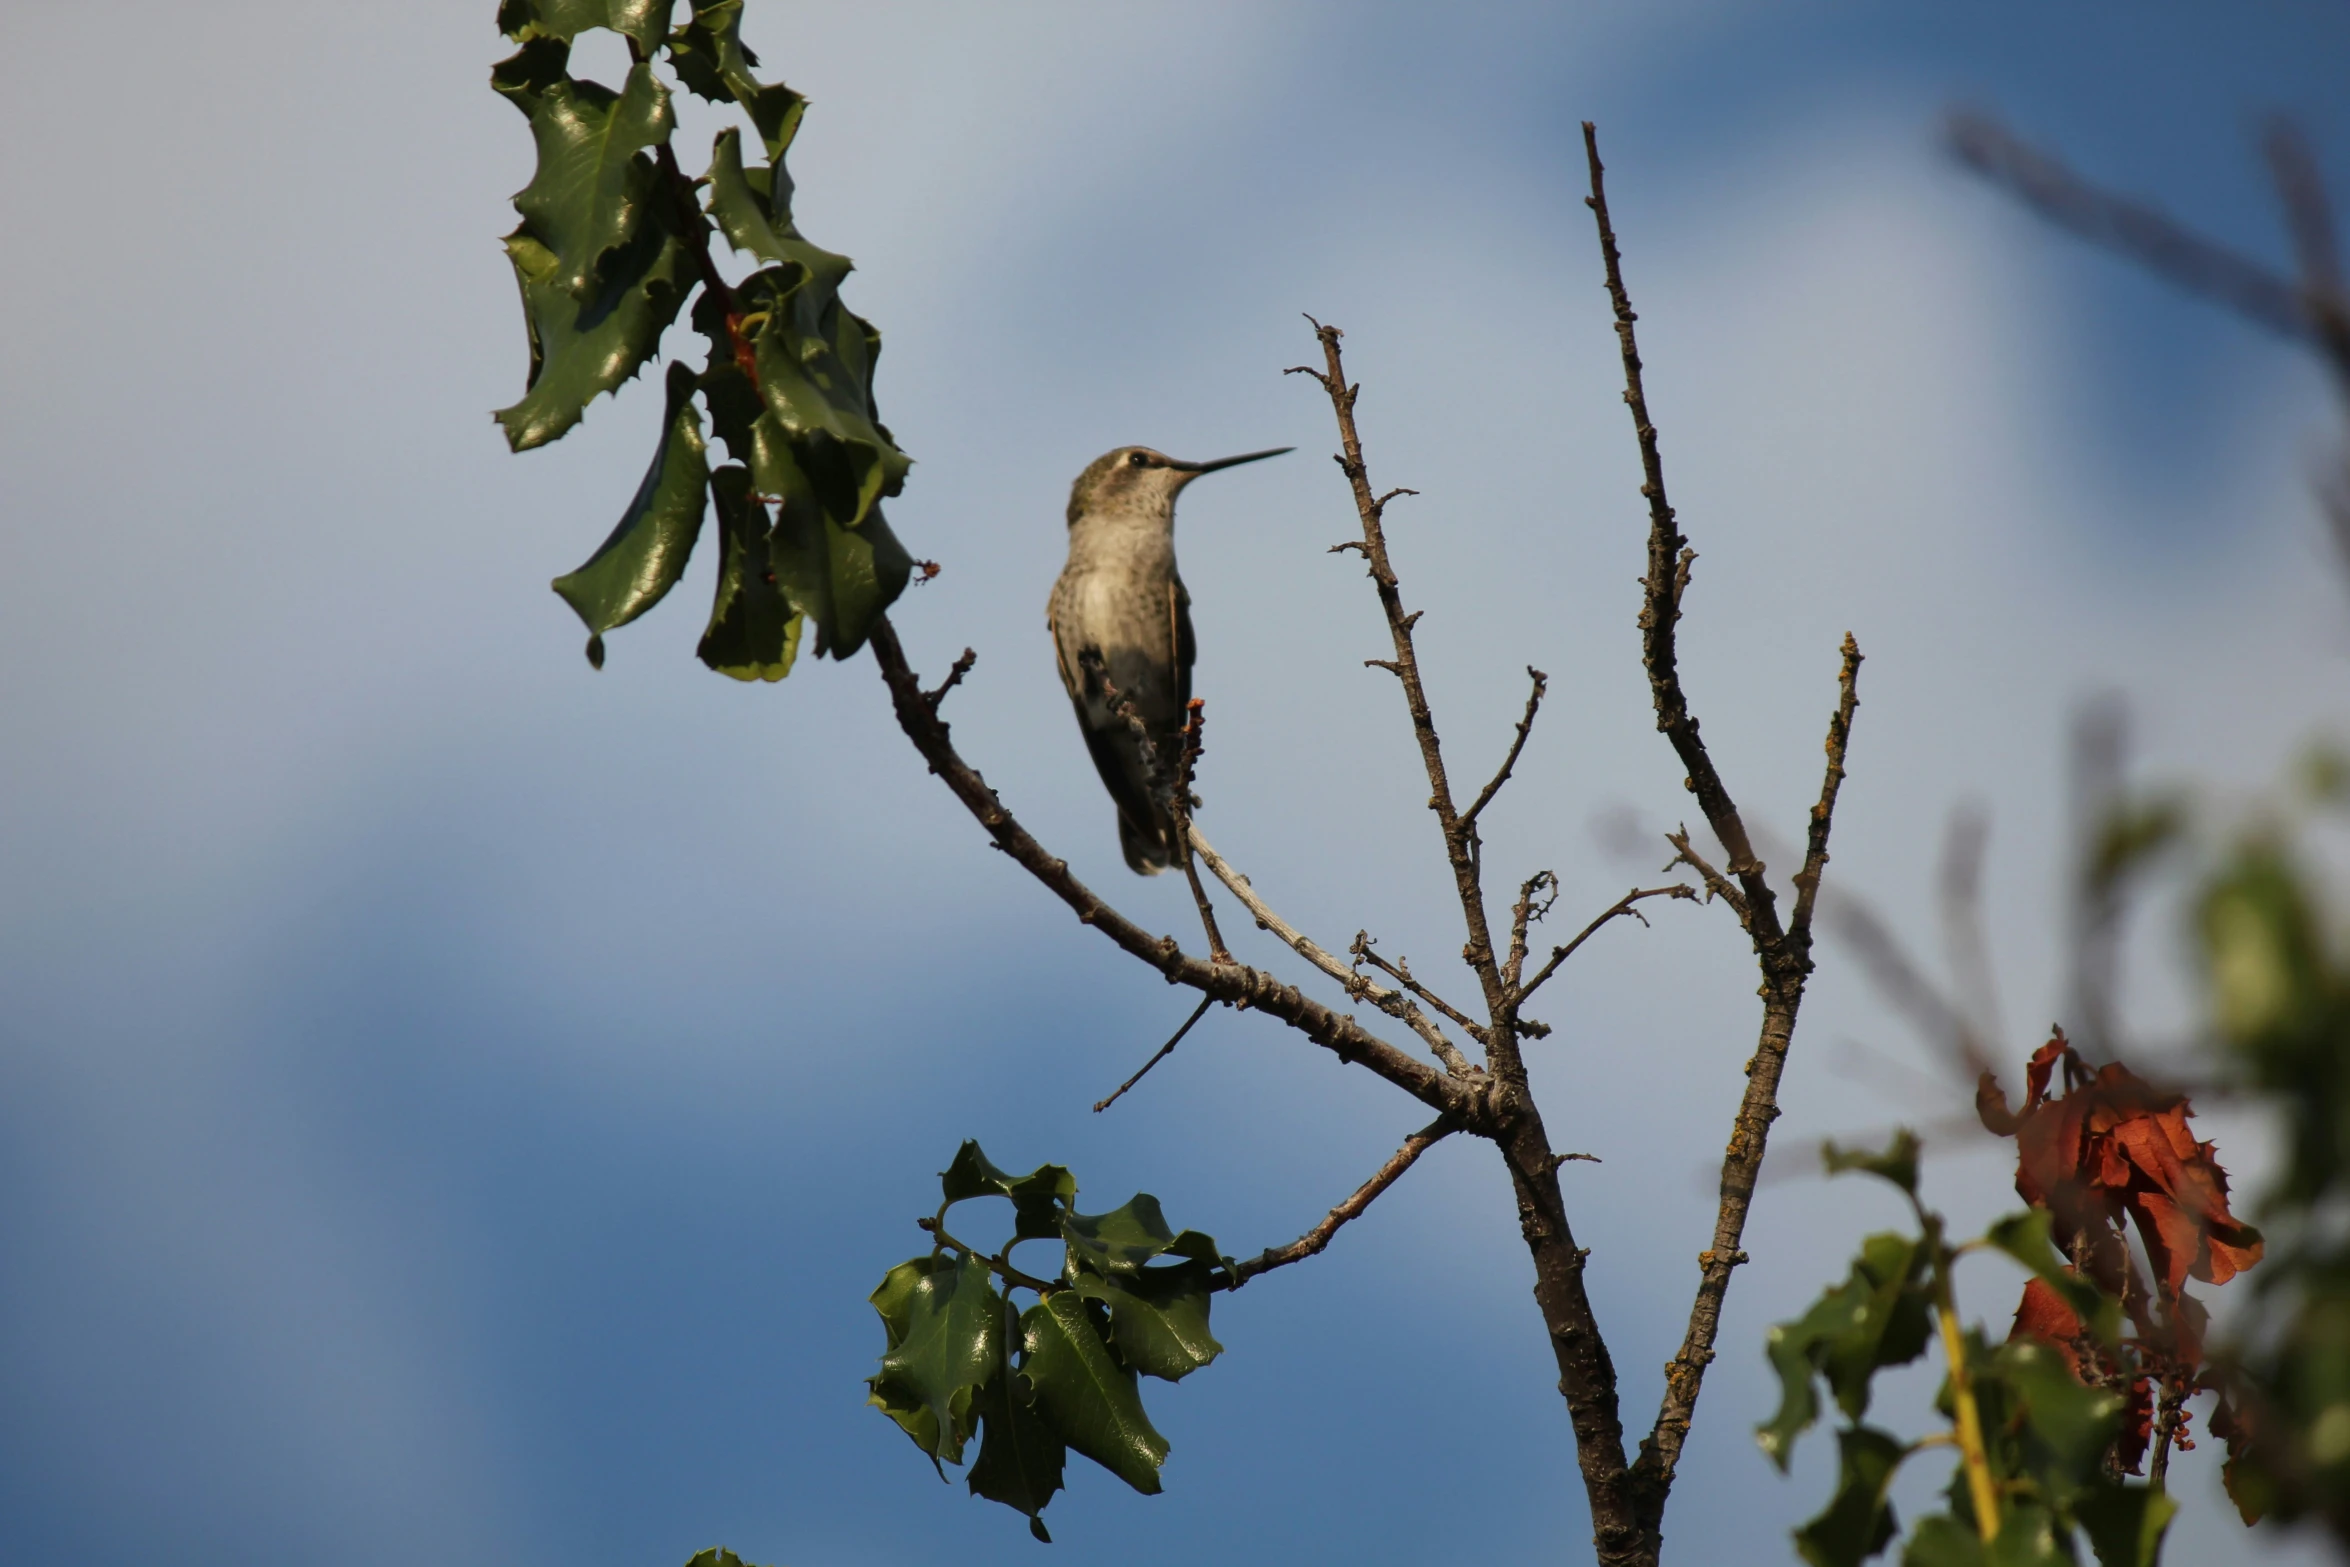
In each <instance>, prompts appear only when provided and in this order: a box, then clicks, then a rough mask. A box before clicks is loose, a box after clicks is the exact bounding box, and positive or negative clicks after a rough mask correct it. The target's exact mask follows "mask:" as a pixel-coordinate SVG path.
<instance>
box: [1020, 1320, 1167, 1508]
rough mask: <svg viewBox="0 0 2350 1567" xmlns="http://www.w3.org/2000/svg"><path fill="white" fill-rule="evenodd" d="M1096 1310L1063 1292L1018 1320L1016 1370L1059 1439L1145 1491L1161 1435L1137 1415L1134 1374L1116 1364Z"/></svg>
mask: <svg viewBox="0 0 2350 1567" xmlns="http://www.w3.org/2000/svg"><path fill="white" fill-rule="evenodd" d="M1096 1309H1097V1308H1095V1307H1093V1306H1091V1305H1089V1304H1088V1303H1087V1302H1086V1301H1084V1300H1082V1299H1080V1298H1079V1297H1078V1296H1077V1294H1076V1293H1075V1292H1074V1291H1070V1290H1063V1291H1061V1292H1059V1293H1057V1294H1054V1295H1049V1296H1047V1297H1046V1298H1045V1299H1043V1300H1042V1301H1039V1302H1038V1303H1037V1304H1036V1305H1034V1306H1031V1307H1030V1308H1029V1309H1028V1311H1027V1312H1026V1313H1025V1314H1024V1315H1023V1316H1022V1317H1021V1318H1020V1330H1021V1336H1022V1340H1023V1346H1024V1351H1025V1352H1024V1354H1023V1355H1022V1357H1021V1361H1020V1374H1021V1375H1022V1376H1024V1377H1026V1378H1027V1380H1028V1383H1029V1386H1030V1387H1031V1388H1032V1389H1033V1390H1034V1392H1035V1407H1036V1408H1037V1410H1038V1411H1039V1412H1040V1413H1041V1414H1042V1415H1043V1416H1044V1418H1045V1419H1046V1420H1047V1421H1048V1422H1049V1423H1050V1424H1051V1426H1052V1428H1053V1431H1054V1432H1055V1434H1057V1435H1058V1436H1059V1437H1060V1438H1061V1440H1062V1441H1064V1442H1066V1443H1067V1444H1068V1445H1069V1446H1071V1447H1073V1448H1075V1449H1076V1450H1077V1451H1078V1452H1080V1453H1083V1454H1084V1455H1085V1456H1086V1457H1088V1458H1090V1459H1092V1460H1093V1461H1094V1462H1095V1463H1097V1464H1100V1465H1101V1466H1102V1467H1103V1468H1105V1469H1107V1470H1109V1471H1110V1473H1112V1474H1114V1475H1116V1476H1117V1477H1118V1478H1119V1479H1121V1480H1123V1481H1125V1482H1126V1483H1127V1484H1128V1485H1130V1486H1132V1487H1134V1488H1135V1489H1136V1490H1137V1491H1140V1492H1142V1493H1143V1494H1144V1495H1146V1496H1155V1495H1157V1494H1158V1492H1159V1490H1160V1489H1161V1487H1160V1484H1159V1466H1160V1465H1161V1464H1163V1463H1165V1462H1166V1461H1167V1439H1166V1438H1165V1437H1163V1436H1161V1435H1159V1433H1158V1432H1157V1430H1156V1429H1154V1428H1153V1427H1152V1425H1151V1423H1150V1417H1149V1416H1148V1415H1146V1414H1144V1413H1143V1408H1142V1394H1141V1392H1140V1390H1139V1389H1138V1388H1137V1387H1136V1386H1135V1380H1134V1372H1133V1371H1132V1370H1131V1369H1129V1368H1128V1367H1126V1366H1124V1365H1121V1364H1119V1362H1118V1359H1117V1357H1116V1356H1114V1355H1112V1354H1111V1353H1110V1347H1109V1345H1108V1344H1107V1343H1106V1342H1104V1341H1103V1338H1102V1332H1101V1328H1100V1326H1099V1324H1098V1323H1097V1322H1096V1321H1095V1319H1094V1312H1095V1310H1096Z"/></svg>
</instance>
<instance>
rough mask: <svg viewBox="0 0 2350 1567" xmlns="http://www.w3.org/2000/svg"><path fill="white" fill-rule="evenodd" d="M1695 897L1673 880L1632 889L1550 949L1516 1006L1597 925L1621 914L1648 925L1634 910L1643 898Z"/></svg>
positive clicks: (1690, 889) (1521, 988) (1523, 987)
mask: <svg viewBox="0 0 2350 1567" xmlns="http://www.w3.org/2000/svg"><path fill="white" fill-rule="evenodd" d="M1696 897H1697V889H1696V888H1695V887H1692V886H1690V885H1689V884H1688V883H1686V882H1678V881H1676V882H1673V883H1670V884H1669V885H1667V886H1663V887H1635V888H1633V889H1632V890H1631V891H1630V892H1627V893H1625V894H1624V895H1623V896H1622V897H1620V898H1618V899H1617V900H1616V901H1615V902H1613V903H1611V904H1609V905H1608V907H1607V909H1606V910H1605V912H1603V913H1602V914H1601V915H1600V916H1599V917H1598V918H1597V919H1595V920H1593V921H1592V922H1591V923H1590V924H1588V925H1586V926H1584V927H1583V928H1582V929H1581V930H1580V931H1577V932H1576V933H1575V939H1574V940H1572V941H1570V942H1568V943H1567V944H1566V945H1565V946H1563V947H1553V948H1551V951H1550V961H1549V962H1547V963H1545V964H1543V965H1542V967H1541V969H1540V970H1539V971H1538V972H1537V973H1536V974H1535V976H1534V977H1533V978H1532V979H1530V980H1528V981H1526V983H1525V984H1523V985H1521V986H1519V987H1518V996H1517V1002H1516V1004H1517V1005H1520V1006H1522V1005H1524V1004H1525V1001H1526V998H1527V997H1529V996H1531V995H1533V994H1534V992H1536V991H1537V990H1540V989H1541V988H1542V982H1543V981H1544V980H1546V979H1548V978H1550V976H1551V975H1553V974H1556V973H1557V972H1558V968H1559V965H1560V964H1561V963H1564V962H1566V961H1567V959H1569V958H1571V957H1573V956H1574V955H1575V949H1576V948H1578V947H1580V946H1582V945H1583V943H1585V942H1586V941H1589V940H1590V939H1591V937H1592V933H1593V932H1595V931H1597V930H1598V929H1599V927H1600V926H1602V925H1605V924H1606V923H1607V922H1608V921H1609V920H1612V919H1615V918H1617V917H1618V916H1620V915H1625V914H1629V915H1631V916H1632V917H1633V918H1634V919H1636V920H1638V921H1640V923H1641V924H1643V925H1645V924H1647V923H1648V916H1647V915H1645V914H1642V913H1641V912H1640V910H1639V909H1638V907H1636V905H1638V904H1639V903H1640V902H1641V901H1642V900H1643V899H1647V898H1688V899H1691V900H1695V898H1696Z"/></svg>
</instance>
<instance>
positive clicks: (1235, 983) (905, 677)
mask: <svg viewBox="0 0 2350 1567" xmlns="http://www.w3.org/2000/svg"><path fill="white" fill-rule="evenodd" d="M872 645H873V658H874V662H875V663H877V664H879V665H880V666H881V674H882V678H883V680H884V681H886V682H887V683H888V686H889V693H890V699H891V702H892V705H893V706H894V708H895V710H896V713H897V719H898V727H899V728H900V729H902V730H904V731H905V734H906V738H907V739H909V740H911V741H912V742H913V743H914V748H915V749H916V750H917V751H919V752H921V753H922V758H923V760H924V761H925V762H927V763H929V764H930V770H931V771H932V772H934V773H936V774H937V775H938V776H939V778H940V779H941V780H942V781H943V782H944V783H945V784H946V786H947V787H948V788H949V789H950V790H952V791H953V792H954V795H955V798H957V799H958V800H960V801H962V802H963V807H964V809H965V810H968V811H969V812H970V813H971V814H972V816H973V817H975V818H976V819H977V820H978V822H979V824H980V825H981V826H982V827H984V828H986V829H987V831H988V834H989V836H990V837H992V838H993V839H994V841H995V845H996V847H997V848H999V849H1001V850H1003V851H1004V853H1005V854H1007V855H1009V856H1011V858H1012V860H1013V862H1014V863H1016V864H1017V865H1019V866H1020V868H1021V869H1022V870H1025V871H1026V872H1028V874H1029V875H1031V876H1033V877H1035V878H1036V879H1037V880H1038V881H1039V882H1041V883H1043V884H1044V886H1045V889H1046V890H1047V891H1049V892H1051V893H1052V894H1053V896H1055V897H1057V898H1059V899H1060V900H1061V901H1062V902H1063V903H1065V904H1067V905H1068V906H1069V908H1070V910H1071V911H1072V912H1073V913H1075V914H1076V916H1077V918H1078V919H1079V920H1080V921H1081V922H1082V923H1084V924H1087V925H1091V926H1093V927H1094V928H1095V929H1096V930H1099V931H1100V932H1101V933H1102V934H1103V935H1104V936H1106V937H1108V938H1109V939H1110V940H1111V941H1112V942H1113V943H1115V944H1116V945H1117V946H1118V947H1119V948H1120V949H1121V950H1123V951H1124V952H1126V953H1128V954H1129V955H1130V956H1133V957H1135V958H1138V959H1140V960H1141V961H1142V962H1144V963H1147V964H1148V965H1150V966H1151V967H1152V968H1154V969H1157V970H1158V971H1159V972H1160V973H1161V974H1162V975H1164V976H1165V977H1166V979H1167V982H1168V983H1169V984H1177V985H1188V986H1190V987H1191V988H1192V989H1194V990H1197V991H1199V992H1201V993H1202V994H1204V995H1207V996H1209V997H1212V998H1213V999H1215V1000H1218V1001H1224V1002H1229V1003H1231V1004H1232V1005H1235V1006H1242V1007H1254V1008H1255V1009H1256V1010H1258V1011H1259V1012H1263V1013H1266V1014H1268V1015H1269V1016H1272V1017H1274V1018H1277V1019H1279V1020H1280V1021H1282V1022H1284V1023H1286V1024H1288V1025H1289V1026H1290V1027H1292V1028H1294V1029H1296V1030H1297V1031H1298V1032H1299V1033H1301V1034H1303V1035H1305V1036H1306V1037H1307V1038H1308V1039H1310V1040H1312V1041H1313V1042H1314V1043H1315V1044H1317V1045H1320V1046H1322V1047H1323V1048H1324V1049H1326V1050H1328V1051H1330V1052H1331V1053H1332V1054H1333V1055H1336V1056H1337V1057H1338V1058H1339V1059H1340V1060H1341V1061H1346V1062H1350V1063H1354V1064H1359V1065H1361V1066H1363V1067H1364V1068H1366V1069H1367V1070H1369V1071H1371V1072H1372V1073H1374V1074H1376V1075H1377V1076H1379V1077H1382V1078H1385V1079H1386V1080H1387V1081H1388V1082H1390V1083H1393V1084H1394V1085H1395V1086H1396V1087H1398V1088H1401V1089H1402V1090H1404V1092H1406V1093H1408V1094H1410V1095H1411V1096H1412V1097H1413V1098H1415V1099H1417V1100H1419V1101H1420V1102H1421V1103H1423V1104H1425V1105H1427V1106H1428V1107H1429V1108H1430V1109H1432V1110H1435V1111H1437V1112H1438V1113H1440V1114H1443V1115H1447V1116H1450V1117H1451V1118H1453V1119H1454V1120H1455V1121H1457V1122H1458V1123H1459V1124H1460V1125H1461V1126H1462V1127H1463V1128H1464V1129H1466V1130H1472V1131H1476V1130H1482V1129H1483V1128H1486V1127H1490V1126H1491V1125H1492V1124H1493V1116H1492V1113H1491V1110H1490V1108H1489V1106H1488V1104H1487V1096H1486V1093H1485V1091H1484V1089H1483V1087H1482V1085H1480V1084H1478V1083H1476V1082H1474V1081H1464V1080H1463V1079H1461V1078H1459V1077H1457V1076H1454V1075H1451V1074H1449V1073H1445V1072H1440V1071H1438V1070H1436V1069H1435V1068H1434V1067H1432V1066H1429V1065H1428V1064H1427V1063H1425V1062H1423V1061H1420V1060H1417V1059H1415V1058H1414V1057H1412V1056H1410V1055H1407V1054H1406V1053H1404V1052H1403V1051H1401V1050H1398V1049H1397V1048H1396V1047H1395V1046H1393V1045H1391V1044H1389V1043H1388V1042H1387V1041H1385V1040H1383V1039H1381V1038H1379V1037H1378V1036H1376V1035H1374V1034H1371V1033H1369V1032H1368V1031H1366V1030H1365V1029H1364V1028H1363V1027H1362V1026H1361V1025H1360V1024H1358V1023H1356V1022H1355V1021H1354V1019H1352V1018H1350V1017H1346V1016H1344V1015H1342V1014H1340V1013H1337V1012H1333V1011H1331V1010H1330V1009H1329V1008H1328V1007H1326V1006H1323V1005H1322V1004H1321V1003H1320V1002H1318V1001H1315V1000H1313V999H1312V998H1311V997H1308V996H1306V995H1304V994H1303V993H1301V992H1300V991H1299V990H1297V988H1296V987H1294V986H1292V985H1286V984H1283V983H1282V982H1281V981H1280V980H1278V979H1276V978H1275V977H1274V976H1272V975H1270V974H1267V973H1264V972H1262V971H1260V970H1258V969H1255V968H1252V967H1250V966H1249V965H1247V964H1245V963H1210V962H1205V961H1203V960H1201V959H1199V958H1195V957H1191V956H1189V955H1188V954H1186V953H1185V952H1184V951H1183V949H1182V947H1181V946H1180V945H1179V944H1178V943H1177V942H1176V940H1175V938H1174V937H1172V936H1153V935H1151V934H1150V933H1149V932H1148V931H1146V930H1144V929H1143V928H1142V927H1141V926H1139V925H1137V924H1135V923H1134V922H1133V921H1132V920H1129V919H1128V918H1126V916H1124V915H1123V914H1120V913H1119V912H1118V911H1117V910H1116V909H1114V908H1112V907H1110V905H1109V904H1107V903H1105V902H1104V901H1102V899H1101V898H1100V897H1099V896H1097V895H1096V894H1095V893H1094V891H1093V889H1092V888H1090V887H1088V886H1086V885H1085V884H1084V883H1083V882H1081V881H1079V880H1078V879H1077V878H1076V877H1075V876H1073V875H1071V874H1070V872H1069V866H1068V862H1067V861H1065V860H1059V859H1056V858H1054V857H1053V856H1052V855H1051V854H1049V853H1047V852H1046V850H1045V848H1044V846H1043V845H1042V844H1040V843H1038V842H1037V841H1036V840H1035V839H1034V838H1033V837H1031V836H1030V835H1029V833H1028V830H1027V829H1026V828H1024V827H1022V826H1021V825H1020V823H1019V821H1018V820H1017V819H1016V818H1015V817H1014V816H1013V815H1012V813H1011V812H1010V811H1009V810H1007V809H1006V808H1005V806H1004V803H1003V801H1001V800H999V799H998V798H996V793H995V791H994V790H993V789H990V788H989V787H988V786H987V781H986V780H985V779H983V778H982V777H980V775H979V774H978V773H977V772H976V771H974V770H973V769H972V767H971V766H970V764H969V763H967V762H965V761H964V760H963V758H962V757H961V756H960V755H959V754H957V752H956V750H955V747H954V744H953V742H952V741H951V740H950V738H949V729H948V726H947V724H946V723H945V722H944V721H943V720H942V719H940V717H939V716H938V714H937V713H936V712H935V711H934V710H933V709H932V708H931V706H930V704H929V703H927V702H926V701H924V700H923V690H922V683H921V681H920V680H919V679H918V678H917V677H916V676H915V674H914V671H913V670H912V669H911V668H910V667H908V665H907V663H906V654H905V649H904V648H902V647H901V646H900V645H899V644H898V638H897V632H896V630H895V629H894V628H893V627H892V626H891V625H890V623H889V621H888V619H887V618H886V617H884V618H883V619H881V620H880V621H878V622H877V623H876V624H875V626H874V628H873V633H872Z"/></svg>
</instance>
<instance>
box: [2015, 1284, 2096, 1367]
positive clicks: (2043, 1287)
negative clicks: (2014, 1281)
mask: <svg viewBox="0 0 2350 1567" xmlns="http://www.w3.org/2000/svg"><path fill="white" fill-rule="evenodd" d="M2007 1336H2008V1337H2009V1338H2011V1339H2012V1338H2016V1337H2018V1336H2021V1337H2024V1338H2035V1339H2038V1340H2039V1341H2040V1342H2041V1343H2043V1344H2045V1345H2047V1346H2048V1347H2049V1348H2050V1349H2053V1350H2055V1351H2056V1352H2057V1353H2058V1354H2059V1355H2062V1356H2063V1357H2064V1363H2065V1366H2066V1368H2067V1369H2069V1370H2070V1371H2071V1372H2072V1374H2073V1376H2074V1378H2075V1379H2076V1380H2080V1381H2087V1380H2088V1378H2087V1376H2086V1375H2085V1373H2084V1371H2083V1368H2082V1361H2081V1352H2082V1344H2081V1340H2082V1339H2084V1338H2086V1337H2087V1336H2088V1330H2087V1329H2085V1328H2084V1327H2082V1326H2081V1319H2080V1318H2079V1317H2078V1316H2076V1315H2074V1314H2073V1308H2072V1307H2070V1306H2068V1305H2066V1304H2065V1303H2064V1297H2063V1296H2062V1295H2059V1294H2057V1293H2056V1291H2054V1290H2053V1289H2050V1288H2049V1287H2048V1284H2047V1282H2046V1281H2045V1280H2042V1279H2026V1280H2025V1281H2024V1298H2023V1299H2022V1300H2021V1301H2018V1302H2017V1303H2016V1308H2015V1326H2014V1327H2012V1328H2010V1329H2009V1330H2008V1333H2007Z"/></svg>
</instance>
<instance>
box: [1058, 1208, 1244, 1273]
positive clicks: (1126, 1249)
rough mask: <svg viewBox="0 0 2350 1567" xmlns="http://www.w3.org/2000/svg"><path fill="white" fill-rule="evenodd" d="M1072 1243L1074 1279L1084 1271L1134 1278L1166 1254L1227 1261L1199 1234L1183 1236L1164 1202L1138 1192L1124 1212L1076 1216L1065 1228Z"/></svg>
mask: <svg viewBox="0 0 2350 1567" xmlns="http://www.w3.org/2000/svg"><path fill="white" fill-rule="evenodd" d="M1063 1233H1064V1235H1065V1236H1066V1238H1067V1240H1068V1242H1069V1278H1070V1281H1071V1282H1072V1283H1074V1282H1075V1281H1076V1277H1077V1270H1078V1268H1079V1267H1081V1266H1082V1267H1085V1268H1090V1269H1091V1270H1093V1271H1094V1272H1096V1273H1100V1274H1104V1275H1107V1276H1111V1277H1118V1276H1122V1275H1130V1274H1133V1273H1135V1272H1137V1271H1138V1270H1139V1269H1141V1268H1142V1267H1143V1265H1144V1264H1146V1263H1149V1262H1151V1261H1154V1260H1155V1259H1157V1258H1160V1257H1165V1256H1175V1257H1185V1258H1189V1259H1190V1260H1191V1261H1193V1262H1198V1263H1205V1264H1207V1265H1209V1266H1211V1267H1212V1266H1214V1265H1215V1264H1216V1263H1218V1262H1220V1261H1221V1260H1222V1259H1221V1258H1220V1257H1219V1256H1218V1255H1217V1253H1216V1243H1215V1242H1214V1241H1213V1240H1211V1239H1209V1238H1208V1237H1207V1236H1205V1235H1202V1234H1201V1233H1200V1232H1199V1231H1197V1230H1185V1231H1183V1232H1182V1233H1181V1234H1180V1235H1179V1234H1177V1233H1176V1232H1175V1231H1174V1230H1173V1229H1172V1228H1171V1227H1169V1225H1168V1223H1167V1216H1166V1215H1165V1214H1164V1213H1161V1212H1160V1211H1159V1200H1158V1199H1157V1198H1156V1197H1153V1196H1152V1195H1151V1194H1150V1193H1148V1192H1138V1193H1136V1194H1135V1196H1134V1198H1133V1199H1132V1200H1131V1201H1129V1202H1128V1203H1127V1204H1126V1205H1125V1206H1124V1207H1122V1208H1113V1209H1111V1210H1110V1211H1109V1212H1108V1213H1102V1214H1082V1213H1072V1214H1070V1215H1069V1217H1068V1219H1067V1220H1066V1222H1065V1224H1064V1226H1063Z"/></svg>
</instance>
